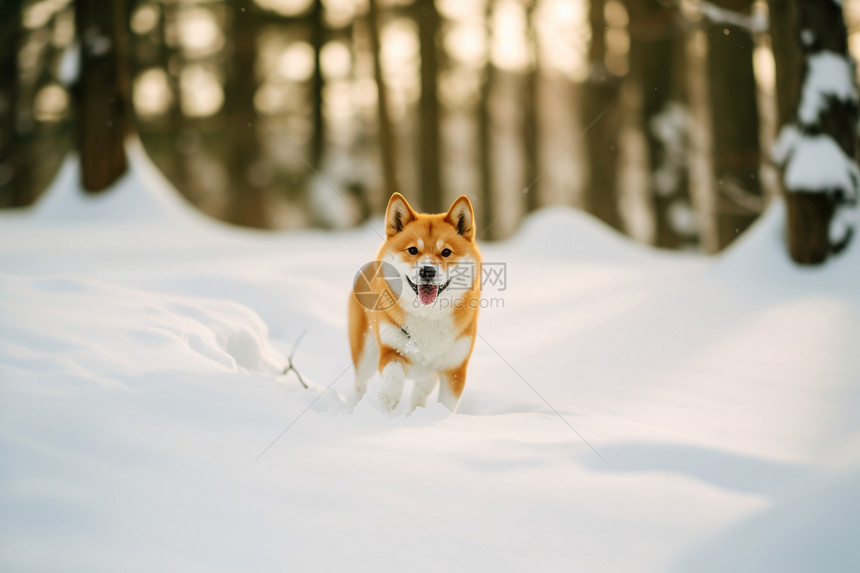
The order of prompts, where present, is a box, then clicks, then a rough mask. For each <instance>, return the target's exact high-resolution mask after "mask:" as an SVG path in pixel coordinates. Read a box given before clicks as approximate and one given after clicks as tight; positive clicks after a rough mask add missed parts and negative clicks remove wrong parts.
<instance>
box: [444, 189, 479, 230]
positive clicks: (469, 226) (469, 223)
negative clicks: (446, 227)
mask: <svg viewBox="0 0 860 573" xmlns="http://www.w3.org/2000/svg"><path fill="white" fill-rule="evenodd" d="M445 220H446V221H448V222H449V223H451V224H452V225H454V227H455V228H456V229H457V232H458V233H460V234H461V235H463V237H464V238H466V239H468V240H470V241H471V240H472V239H474V238H475V213H474V211H472V202H471V201H469V198H468V197H466V196H465V195H460V197H458V198H457V200H456V201H454V204H453V205H451V208H450V209H448V214H447V215H445Z"/></svg>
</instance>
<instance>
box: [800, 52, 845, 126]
mask: <svg viewBox="0 0 860 573" xmlns="http://www.w3.org/2000/svg"><path fill="white" fill-rule="evenodd" d="M806 65H807V72H806V78H805V79H804V81H803V88H802V90H801V95H800V105H799V106H798V108H797V115H798V118H799V119H800V121H801V123H803V124H805V125H812V124H816V123H818V120H819V115H820V114H821V112H822V111H823V110H824V109H825V108H826V107H827V100H828V99H830V98H833V99H836V100H838V101H841V102H852V101H853V102H855V104H856V102H857V86H856V84H855V83H854V81H855V80H854V66H853V64H852V62H851V61H850V60H849V59H848V58H846V57H845V56H843V55H841V54H837V53H835V52H829V51H826V50H823V51H821V52H818V53H817V54H813V55H811V56H809V57H808V58H807V60H806Z"/></svg>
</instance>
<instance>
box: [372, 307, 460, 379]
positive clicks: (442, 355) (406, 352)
mask: <svg viewBox="0 0 860 573" xmlns="http://www.w3.org/2000/svg"><path fill="white" fill-rule="evenodd" d="M386 326H387V327H386V328H384V329H380V338H381V341H382V343H383V344H385V345H388V346H391V347H392V348H394V349H395V350H396V351H397V352H398V353H399V354H401V355H403V356H405V357H406V358H408V359H409V360H410V361H411V362H412V363H413V364H415V365H421V366H423V367H427V368H431V369H433V370H446V369H450V368H455V367H457V366H459V365H460V364H462V363H463V361H464V360H465V359H466V358H467V357H468V355H469V350H470V349H471V347H472V341H471V340H470V339H469V337H467V336H460V337H458V336H457V334H458V333H457V331H456V329H455V326H454V321H453V319H452V318H448V317H445V318H439V319H427V318H424V317H409V318H407V320H406V323H405V324H404V325H403V326H402V327H400V328H398V327H397V326H394V325H386Z"/></svg>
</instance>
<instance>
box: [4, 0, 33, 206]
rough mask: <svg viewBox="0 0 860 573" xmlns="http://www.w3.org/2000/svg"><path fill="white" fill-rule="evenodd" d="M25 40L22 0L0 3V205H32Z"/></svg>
mask: <svg viewBox="0 0 860 573" xmlns="http://www.w3.org/2000/svg"><path fill="white" fill-rule="evenodd" d="M20 39H21V0H9V1H7V2H2V3H0V77H2V78H6V81H4V82H3V83H2V84H0V207H20V206H23V205H26V204H28V203H29V202H30V201H29V199H30V197H29V196H28V195H29V194H28V193H27V191H26V189H25V186H24V185H23V179H24V177H23V169H22V168H21V167H22V165H21V163H20V149H21V147H22V143H23V142H22V141H21V137H20V135H19V133H18V126H17V123H18V121H17V120H18V105H17V104H18V89H19V88H18V49H19V45H20Z"/></svg>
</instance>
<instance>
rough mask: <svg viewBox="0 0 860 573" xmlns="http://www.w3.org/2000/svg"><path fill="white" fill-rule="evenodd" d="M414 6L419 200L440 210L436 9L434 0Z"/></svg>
mask: <svg viewBox="0 0 860 573" xmlns="http://www.w3.org/2000/svg"><path fill="white" fill-rule="evenodd" d="M416 9H417V19H418V33H419V36H420V39H419V42H420V46H421V47H420V51H421V102H420V116H421V119H420V123H421V130H420V134H421V135H420V137H421V143H420V145H419V146H418V149H419V151H420V159H419V163H420V170H419V176H420V177H419V179H420V185H421V204H422V207H423V208H424V210H425V211H428V212H431V213H440V212H442V211H443V210H444V205H443V200H442V174H441V173H440V169H441V161H440V157H441V147H440V146H441V134H440V127H439V120H440V111H439V98H438V96H437V88H436V85H437V78H438V73H439V54H438V51H437V47H436V36H437V35H438V31H439V12H438V11H437V10H436V5H435V3H434V2H433V0H418V2H417V4H416Z"/></svg>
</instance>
